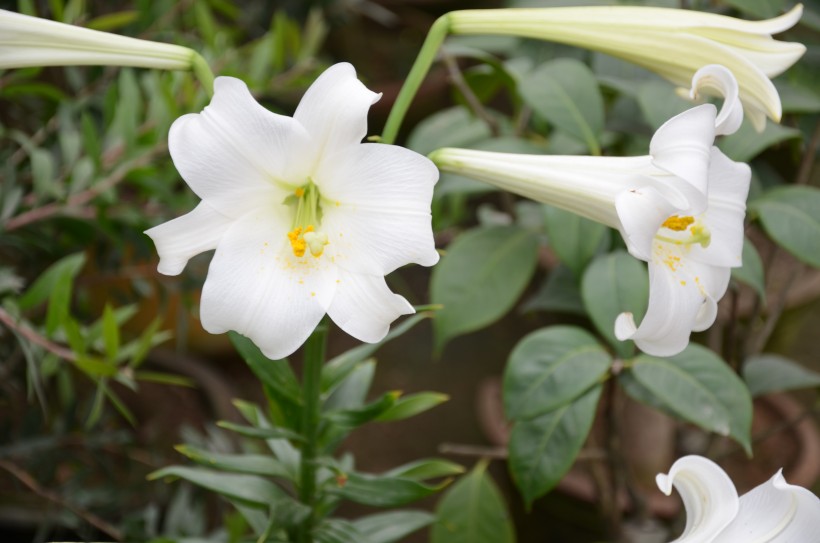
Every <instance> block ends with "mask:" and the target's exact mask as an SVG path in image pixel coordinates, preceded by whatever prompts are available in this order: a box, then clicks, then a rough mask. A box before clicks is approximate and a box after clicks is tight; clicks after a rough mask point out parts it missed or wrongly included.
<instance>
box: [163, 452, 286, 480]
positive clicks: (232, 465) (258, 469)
mask: <svg viewBox="0 0 820 543" xmlns="http://www.w3.org/2000/svg"><path fill="white" fill-rule="evenodd" d="M174 448H175V449H176V450H177V451H178V452H180V453H181V454H184V455H185V456H187V457H188V458H190V459H191V460H193V461H194V462H196V463H197V464H202V465H203V466H207V467H211V468H215V469H218V470H223V471H233V472H236V473H247V474H250V475H263V476H269V477H285V478H287V477H288V472H287V470H286V469H285V467H284V466H282V464H281V463H280V462H278V461H277V460H276V459H275V458H273V457H270V456H265V455H262V454H224V453H217V452H212V451H207V450H205V449H202V448H200V447H196V446H194V445H187V444H186V445H177V446H176V447H174Z"/></svg>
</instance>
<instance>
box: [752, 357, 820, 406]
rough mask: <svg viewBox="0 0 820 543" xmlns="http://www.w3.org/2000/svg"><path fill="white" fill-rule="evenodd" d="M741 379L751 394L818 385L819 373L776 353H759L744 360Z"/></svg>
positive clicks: (758, 394)
mask: <svg viewBox="0 0 820 543" xmlns="http://www.w3.org/2000/svg"><path fill="white" fill-rule="evenodd" d="M743 380H744V381H746V385H748V387H749V392H750V393H751V395H752V396H762V395H764V394H769V393H770V392H781V391H784V390H795V389H801V388H816V387H820V373H817V372H814V371H811V370H809V369H807V368H804V367H803V366H801V365H800V364H798V363H797V362H794V361H792V360H789V359H788V358H786V357H784V356H780V355H776V354H760V355H757V356H753V357H751V358H749V359H748V360H746V362H745V363H744V364H743Z"/></svg>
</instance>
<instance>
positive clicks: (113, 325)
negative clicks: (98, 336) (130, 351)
mask: <svg viewBox="0 0 820 543" xmlns="http://www.w3.org/2000/svg"><path fill="white" fill-rule="evenodd" d="M103 344H104V345H105V356H106V357H108V360H109V361H110V362H113V361H114V360H116V359H117V353H118V352H119V350H120V327H119V325H118V323H117V319H116V318H115V317H114V311H113V310H112V309H111V306H110V305H109V304H105V309H104V310H103Z"/></svg>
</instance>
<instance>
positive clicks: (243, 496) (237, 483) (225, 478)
mask: <svg viewBox="0 0 820 543" xmlns="http://www.w3.org/2000/svg"><path fill="white" fill-rule="evenodd" d="M163 477H171V478H177V477H178V478H180V479H184V480H186V481H188V482H191V483H193V484H195V485H198V486H201V487H203V488H206V489H208V490H210V491H212V492H216V493H217V494H220V495H222V496H225V497H226V498H229V499H233V500H239V501H241V502H243V503H245V504H247V505H256V506H260V507H268V505H270V504H271V503H273V502H274V501H275V500H277V499H279V498H281V497H282V496H283V495H284V492H283V491H282V490H280V489H279V488H278V487H277V486H276V485H274V484H273V483H271V482H270V481H267V480H266V479H263V478H262V477H256V476H253V475H237V474H234V473H220V472H218V471H213V470H209V469H204V468H189V467H185V466H169V467H167V468H162V469H160V470H157V471H155V472H153V473H151V474H149V475H148V479H149V480H151V481H153V480H156V479H160V478H163Z"/></svg>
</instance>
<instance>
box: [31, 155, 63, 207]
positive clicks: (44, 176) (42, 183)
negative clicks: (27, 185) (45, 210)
mask: <svg viewBox="0 0 820 543" xmlns="http://www.w3.org/2000/svg"><path fill="white" fill-rule="evenodd" d="M56 174H57V165H56V164H55V160H54V157H53V156H52V155H51V153H50V152H48V151H46V150H45V149H34V150H33V151H32V152H31V177H32V181H33V182H34V191H35V193H36V194H37V195H38V196H58V195H59V187H58V186H57V182H56V181H57V179H56Z"/></svg>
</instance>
